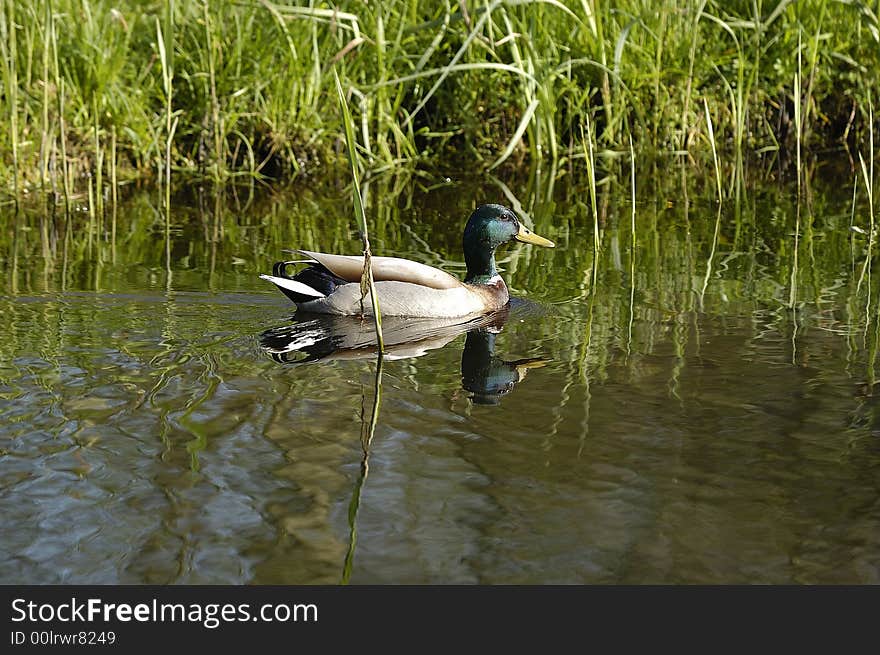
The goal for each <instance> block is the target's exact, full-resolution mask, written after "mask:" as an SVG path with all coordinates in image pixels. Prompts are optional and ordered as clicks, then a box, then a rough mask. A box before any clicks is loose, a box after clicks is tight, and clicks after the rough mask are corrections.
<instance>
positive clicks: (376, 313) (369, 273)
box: [333, 68, 385, 360]
mask: <svg viewBox="0 0 880 655" xmlns="http://www.w3.org/2000/svg"><path fill="white" fill-rule="evenodd" d="M333 79H334V80H335V81H336V94H337V97H338V99H339V107H340V109H341V110H342V123H343V127H344V128H345V142H346V144H347V145H348V163H349V166H350V168H351V179H352V197H353V199H354V209H355V213H356V214H357V217H358V220H359V221H360V225H361V238H362V239H363V245H364V272H363V274H362V276H361V312H362V313H363V304H364V297H365V296H366V295H367V293H369V294H370V301H371V303H372V306H373V324H374V326H375V328H376V341H377V342H378V344H379V359H380V360H381V358H382V356H383V355H384V353H385V340H384V339H383V338H382V314H381V312H380V310H379V298H378V296H377V294H376V284H375V282H374V281H373V268H372V266H371V265H370V258H371V257H372V253H371V251H370V236H369V230H368V227H367V214H366V212H365V211H364V203H363V197H362V196H361V185H360V181H359V180H360V175H359V173H358V154H357V148H356V146H355V139H354V122H353V121H352V118H351V112H350V111H349V109H348V102H347V101H346V99H345V93H344V92H343V91H342V84H341V83H340V81H339V75H338V74H337V73H336V69H335V68H334V69H333Z"/></svg>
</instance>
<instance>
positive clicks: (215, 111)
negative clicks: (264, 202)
mask: <svg viewBox="0 0 880 655" xmlns="http://www.w3.org/2000/svg"><path fill="white" fill-rule="evenodd" d="M208 4H209V0H204V2H203V4H202V7H203V8H204V15H205V41H206V44H207V48H208V81H209V86H210V93H211V128H212V131H213V137H214V166H213V169H214V181H215V182H219V181H220V180H221V179H222V178H223V177H224V176H225V170H224V162H225V158H224V156H223V136H222V132H221V125H220V121H221V119H220V101H219V100H218V99H217V74H216V71H215V68H216V67H215V65H214V39H213V37H212V36H211V16H210V13H209V11H208V10H209V7H208Z"/></svg>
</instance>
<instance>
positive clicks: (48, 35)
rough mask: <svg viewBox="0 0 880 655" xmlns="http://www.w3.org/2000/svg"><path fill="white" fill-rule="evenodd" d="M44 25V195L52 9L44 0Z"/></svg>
mask: <svg viewBox="0 0 880 655" xmlns="http://www.w3.org/2000/svg"><path fill="white" fill-rule="evenodd" d="M45 20H46V23H45V25H44V26H43V79H42V82H43V102H42V106H41V109H42V118H43V125H42V139H41V140H40V189H41V190H42V191H43V193H46V182H47V178H48V176H49V152H50V150H51V144H50V137H49V52H50V50H51V38H52V36H51V35H52V27H51V25H52V8H51V3H50V1H49V0H46V18H45Z"/></svg>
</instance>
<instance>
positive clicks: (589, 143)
mask: <svg viewBox="0 0 880 655" xmlns="http://www.w3.org/2000/svg"><path fill="white" fill-rule="evenodd" d="M581 143H583V148H584V155H585V157H586V162H587V177H588V180H589V185H590V207H591V208H592V210H593V283H594V284H595V282H596V278H597V277H598V274H599V272H598V269H599V267H598V263H599V244H600V239H599V210H598V208H597V201H596V160H595V156H594V153H593V126H592V124H591V123H590V114H589V113H587V134H586V136H584V130H583V128H581Z"/></svg>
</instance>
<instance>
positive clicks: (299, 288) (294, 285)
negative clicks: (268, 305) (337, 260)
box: [260, 275, 327, 298]
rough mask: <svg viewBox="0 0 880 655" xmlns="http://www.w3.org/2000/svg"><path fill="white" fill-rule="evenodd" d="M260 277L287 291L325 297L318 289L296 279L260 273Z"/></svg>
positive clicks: (313, 296)
mask: <svg viewBox="0 0 880 655" xmlns="http://www.w3.org/2000/svg"><path fill="white" fill-rule="evenodd" d="M260 277H261V278H263V279H264V280H269V282H271V283H272V284H274V285H276V286H279V287H281V288H283V289H287V290H288V291H293V292H294V293H301V294H302V295H304V296H311V297H312V298H326V297H327V296H325V295H324V294H323V293H321V292H320V291H316V290H315V289H312V287H310V286H308V285H307V284H303V283H302V282H297V281H296V280H289V279H287V278H286V277H275V276H274V275H261V276H260Z"/></svg>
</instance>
